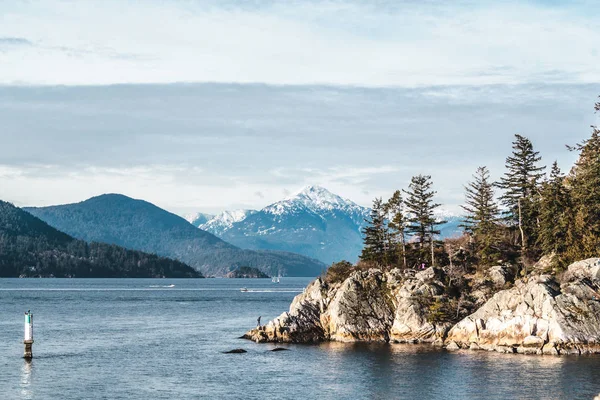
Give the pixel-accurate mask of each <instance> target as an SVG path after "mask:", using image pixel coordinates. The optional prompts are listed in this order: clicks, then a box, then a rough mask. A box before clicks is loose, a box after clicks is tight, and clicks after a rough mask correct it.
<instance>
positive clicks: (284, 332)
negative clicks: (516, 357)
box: [245, 269, 450, 344]
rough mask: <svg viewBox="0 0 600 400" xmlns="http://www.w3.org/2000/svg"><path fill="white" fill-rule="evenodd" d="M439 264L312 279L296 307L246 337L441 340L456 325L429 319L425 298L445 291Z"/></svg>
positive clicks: (261, 339) (274, 339)
mask: <svg viewBox="0 0 600 400" xmlns="http://www.w3.org/2000/svg"><path fill="white" fill-rule="evenodd" d="M437 279H438V276H437V275H436V272H435V271H434V270H433V269H429V270H426V271H423V272H420V273H418V274H416V275H415V276H414V277H405V276H403V275H402V272H401V271H399V270H392V271H390V272H386V273H383V272H381V271H379V270H376V269H371V270H369V271H366V272H355V273H353V274H352V275H351V276H350V277H349V278H348V279H346V280H345V281H344V282H342V283H338V284H335V285H331V286H329V285H327V284H326V283H325V282H324V281H323V280H322V279H317V280H316V281H314V282H312V283H311V284H310V285H309V286H308V287H307V288H306V290H305V292H304V293H302V294H300V295H298V296H296V298H295V299H294V301H293V302H292V305H291V306H290V311H289V312H286V313H283V314H281V315H280V316H279V317H278V318H276V319H274V320H273V321H271V322H269V323H268V324H267V325H265V326H264V327H259V328H256V329H253V330H251V331H249V332H248V333H246V335H245V337H246V338H248V339H251V340H255V341H258V342H295V343H307V342H320V341H324V340H334V341H340V342H354V341H396V342H428V343H433V342H436V343H438V344H442V340H443V337H444V335H445V334H446V332H447V331H448V330H449V329H450V325H449V324H446V323H441V324H435V323H432V322H429V321H428V319H427V315H426V313H427V307H426V306H424V305H423V301H422V298H423V297H424V296H425V297H428V298H430V297H432V296H436V295H439V294H440V293H441V290H442V287H443V285H442V283H441V282H439V281H438V280H437Z"/></svg>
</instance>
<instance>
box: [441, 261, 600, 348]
mask: <svg viewBox="0 0 600 400" xmlns="http://www.w3.org/2000/svg"><path fill="white" fill-rule="evenodd" d="M599 265H600V259H590V260H585V261H580V262H577V263H575V264H573V265H571V266H569V269H568V271H567V272H566V273H565V277H564V279H563V283H562V285H559V284H558V283H557V282H556V281H555V280H554V279H553V278H552V277H550V276H548V275H540V276H538V277H534V278H532V279H530V280H529V282H524V281H518V282H517V283H516V284H515V286H514V287H513V288H511V289H509V290H503V291H500V292H498V293H496V294H495V295H494V296H493V297H492V298H491V299H490V300H489V301H488V302H487V303H485V305H483V306H482V307H481V308H480V309H478V310H477V311H476V312H475V313H474V314H472V315H470V316H469V317H467V318H465V319H463V320H462V321H461V322H459V323H458V324H456V325H455V326H454V327H453V328H452V329H451V330H450V332H449V333H448V337H447V339H446V345H447V346H448V348H456V347H460V348H479V349H483V350H494V351H499V352H509V353H513V352H517V353H524V354H583V353H599V352H600V294H599V293H598V290H599V289H600V286H599V284H600V275H599V273H600V267H599Z"/></svg>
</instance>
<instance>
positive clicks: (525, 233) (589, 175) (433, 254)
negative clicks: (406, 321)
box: [335, 103, 600, 275]
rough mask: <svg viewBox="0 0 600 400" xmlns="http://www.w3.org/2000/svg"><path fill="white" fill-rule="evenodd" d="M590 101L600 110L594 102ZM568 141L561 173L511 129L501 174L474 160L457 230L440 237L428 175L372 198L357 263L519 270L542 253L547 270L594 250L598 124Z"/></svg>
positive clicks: (599, 229)
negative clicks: (568, 160) (571, 156)
mask: <svg viewBox="0 0 600 400" xmlns="http://www.w3.org/2000/svg"><path fill="white" fill-rule="evenodd" d="M595 109H596V111H600V103H596V105H595ZM568 148H569V150H571V151H575V152H577V153H578V156H579V157H578V160H577V162H576V163H575V165H574V166H573V167H572V168H571V170H570V171H569V173H568V174H563V173H562V172H561V171H560V169H559V167H558V164H557V163H556V162H554V163H553V164H552V166H551V168H549V169H547V168H546V166H544V165H542V164H541V161H542V157H541V156H540V154H539V152H537V151H536V150H535V149H534V146H533V143H532V142H531V141H530V140H529V139H528V138H527V137H525V136H522V135H515V138H514V141H513V147H512V154H510V155H509V156H508V157H507V158H506V164H505V167H506V170H505V171H504V173H503V175H502V177H501V178H500V180H499V181H498V182H492V181H491V179H490V171H489V170H488V168H487V167H485V166H481V167H479V168H478V169H477V170H476V171H475V173H474V175H473V177H472V180H471V181H470V182H469V183H467V184H466V185H465V203H464V204H463V206H462V209H463V211H464V221H463V224H462V227H463V229H464V235H463V236H462V237H460V238H453V239H446V240H445V241H443V242H441V241H437V240H436V235H438V234H439V231H438V229H437V226H439V225H440V224H442V223H444V221H441V220H440V219H439V218H436V214H435V210H436V208H437V207H439V204H437V203H436V202H435V195H436V192H435V191H434V190H433V182H432V180H431V177H430V176H428V175H418V176H415V177H413V178H412V179H411V182H410V184H409V186H408V188H407V189H405V190H398V191H396V192H395V193H394V194H393V195H392V197H391V198H390V199H389V200H387V201H383V199H381V198H378V199H375V200H374V202H373V208H372V212H371V215H370V218H369V220H368V221H367V222H368V226H367V227H366V228H365V230H364V235H365V239H364V249H363V252H362V254H361V263H363V264H365V265H366V266H372V265H377V266H380V267H384V268H390V267H400V268H419V267H423V266H429V265H433V266H436V265H440V266H447V265H450V266H452V265H456V264H458V265H461V266H463V267H465V269H464V271H463V272H465V273H466V272H468V271H469V269H471V270H477V268H480V267H482V266H485V265H493V264H510V265H514V266H516V267H517V268H518V269H519V270H520V272H521V274H522V275H525V274H527V269H528V268H529V267H531V266H532V265H533V264H534V263H535V262H536V261H538V260H539V259H540V258H541V257H542V256H547V258H546V260H549V261H548V265H549V267H548V268H550V269H552V270H553V271H554V272H560V271H561V270H562V269H564V267H565V266H567V265H568V264H569V263H571V262H573V261H576V260H579V259H585V258H589V257H597V256H599V254H600V130H599V129H598V128H597V127H596V126H592V134H591V137H590V138H589V139H587V140H584V141H583V142H581V143H579V144H576V145H574V146H571V147H569V146H568ZM343 266H346V267H347V265H346V264H343V265H342V264H340V265H337V266H336V269H335V271H337V273H339V270H340V268H342V267H343ZM548 272H550V271H548Z"/></svg>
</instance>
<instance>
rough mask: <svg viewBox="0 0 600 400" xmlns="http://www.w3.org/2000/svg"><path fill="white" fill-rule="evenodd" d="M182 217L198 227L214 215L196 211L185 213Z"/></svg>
mask: <svg viewBox="0 0 600 400" xmlns="http://www.w3.org/2000/svg"><path fill="white" fill-rule="evenodd" d="M182 217H183V219H185V220H186V221H187V222H189V223H190V224H192V225H194V226H196V227H198V226H200V225H202V224H205V223H207V222H208V221H210V220H211V219H213V218H214V217H215V216H214V215H213V214H206V213H201V212H197V213H192V214H185V215H182Z"/></svg>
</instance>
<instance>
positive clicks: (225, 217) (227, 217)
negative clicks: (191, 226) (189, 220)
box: [197, 210, 258, 236]
mask: <svg viewBox="0 0 600 400" xmlns="http://www.w3.org/2000/svg"><path fill="white" fill-rule="evenodd" d="M257 212H258V211H256V210H234V211H223V212H222V213H221V214H219V215H215V216H214V217H212V218H211V219H210V220H208V221H206V222H204V223H203V224H200V225H197V226H198V228H200V229H202V230H205V231H208V232H210V233H212V234H213V235H217V236H220V235H222V234H224V233H225V232H226V231H228V230H229V229H231V228H232V227H233V224H235V223H237V222H241V221H243V220H245V219H246V218H247V217H248V216H249V215H252V214H255V213H257Z"/></svg>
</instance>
